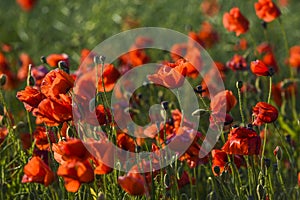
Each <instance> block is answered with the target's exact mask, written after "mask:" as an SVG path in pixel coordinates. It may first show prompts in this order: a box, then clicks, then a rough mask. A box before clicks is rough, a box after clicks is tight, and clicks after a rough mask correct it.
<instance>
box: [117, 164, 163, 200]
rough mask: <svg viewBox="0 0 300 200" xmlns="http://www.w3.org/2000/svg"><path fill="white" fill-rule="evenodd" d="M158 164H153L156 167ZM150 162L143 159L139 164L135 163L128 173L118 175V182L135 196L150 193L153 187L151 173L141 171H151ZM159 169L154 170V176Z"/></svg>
mask: <svg viewBox="0 0 300 200" xmlns="http://www.w3.org/2000/svg"><path fill="white" fill-rule="evenodd" d="M155 167H156V166H152V168H153V169H155ZM149 170H150V164H149V162H145V161H144V160H143V161H141V163H139V164H138V165H134V166H133V167H132V168H131V169H130V170H129V172H128V173H127V174H125V175H124V176H119V177H118V183H119V185H120V186H121V188H122V189H123V190H125V191H126V192H127V193H129V194H131V195H135V196H141V195H149V191H150V188H151V181H152V180H151V174H150V173H144V174H142V173H141V171H149ZM156 172H157V171H154V173H153V176H154V175H155V173H156Z"/></svg>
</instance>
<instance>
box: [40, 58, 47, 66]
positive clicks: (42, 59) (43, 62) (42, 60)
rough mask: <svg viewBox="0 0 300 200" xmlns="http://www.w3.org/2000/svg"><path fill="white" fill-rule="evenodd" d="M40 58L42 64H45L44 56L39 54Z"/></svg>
mask: <svg viewBox="0 0 300 200" xmlns="http://www.w3.org/2000/svg"><path fill="white" fill-rule="evenodd" d="M40 60H41V62H42V64H47V59H46V57H45V56H41V58H40Z"/></svg>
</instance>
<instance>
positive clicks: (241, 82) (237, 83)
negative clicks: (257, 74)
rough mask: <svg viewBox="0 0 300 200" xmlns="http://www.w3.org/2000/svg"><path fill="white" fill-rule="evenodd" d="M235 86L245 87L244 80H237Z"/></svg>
mask: <svg viewBox="0 0 300 200" xmlns="http://www.w3.org/2000/svg"><path fill="white" fill-rule="evenodd" d="M235 86H236V88H237V89H241V88H242V87H243V81H237V82H236V84H235Z"/></svg>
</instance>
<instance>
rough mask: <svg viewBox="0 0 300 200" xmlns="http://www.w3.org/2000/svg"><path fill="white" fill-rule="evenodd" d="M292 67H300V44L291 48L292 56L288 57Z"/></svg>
mask: <svg viewBox="0 0 300 200" xmlns="http://www.w3.org/2000/svg"><path fill="white" fill-rule="evenodd" d="M288 61H289V64H290V66H291V67H295V68H300V46H293V47H291V48H290V57H289V59H288Z"/></svg>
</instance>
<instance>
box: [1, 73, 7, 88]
mask: <svg viewBox="0 0 300 200" xmlns="http://www.w3.org/2000/svg"><path fill="white" fill-rule="evenodd" d="M5 83H6V75H5V74H1V75H0V86H4V85H5Z"/></svg>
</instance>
